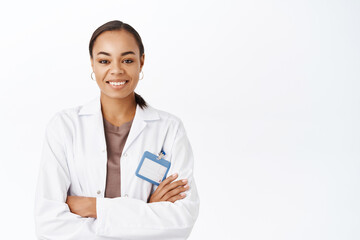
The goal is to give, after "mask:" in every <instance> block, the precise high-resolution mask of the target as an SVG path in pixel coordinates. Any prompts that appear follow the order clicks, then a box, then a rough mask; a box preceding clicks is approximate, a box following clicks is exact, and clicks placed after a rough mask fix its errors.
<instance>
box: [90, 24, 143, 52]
mask: <svg viewBox="0 0 360 240" xmlns="http://www.w3.org/2000/svg"><path fill="white" fill-rule="evenodd" d="M100 51H104V52H108V53H110V54H111V55H115V56H116V55H120V54H121V53H123V52H126V51H133V52H134V53H135V54H136V55H139V54H140V53H139V47H138V45H137V43H136V40H135V38H134V36H133V35H132V34H131V33H129V32H127V31H124V30H116V31H106V32H103V33H101V34H100V35H99V36H98V37H97V38H96V40H95V43H94V47H93V54H94V55H96V54H97V53H98V52H100Z"/></svg>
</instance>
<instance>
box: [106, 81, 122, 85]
mask: <svg viewBox="0 0 360 240" xmlns="http://www.w3.org/2000/svg"><path fill="white" fill-rule="evenodd" d="M109 83H110V84H111V85H113V86H119V85H124V84H125V83H126V81H123V82H109Z"/></svg>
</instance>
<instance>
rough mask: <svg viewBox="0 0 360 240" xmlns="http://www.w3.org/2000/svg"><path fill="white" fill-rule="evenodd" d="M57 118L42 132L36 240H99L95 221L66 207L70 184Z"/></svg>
mask: <svg viewBox="0 0 360 240" xmlns="http://www.w3.org/2000/svg"><path fill="white" fill-rule="evenodd" d="M60 118H61V116H60V115H59V114H56V115H55V116H54V117H53V118H52V120H51V121H50V122H49V123H48V125H47V127H46V131H45V139H44V142H43V149H42V158H41V163H40V170H39V175H38V181H37V187H36V196H35V208H34V215H35V229H36V235H37V238H38V239H62V240H70V239H73V240H75V239H77V240H79V239H102V238H99V237H97V236H96V234H95V232H94V229H95V228H96V224H95V219H94V218H83V217H81V216H79V215H77V214H74V213H71V212H70V209H69V207H68V205H67V204H66V203H65V202H66V198H67V191H68V189H69V186H70V184H71V181H70V175H69V171H68V166H67V161H66V150H65V145H64V144H65V143H64V138H63V134H64V131H63V125H62V124H61V121H60Z"/></svg>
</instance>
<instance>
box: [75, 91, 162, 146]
mask: <svg viewBox="0 0 360 240" xmlns="http://www.w3.org/2000/svg"><path fill="white" fill-rule="evenodd" d="M79 114H80V115H85V114H97V115H100V116H98V125H97V126H98V127H99V131H100V132H101V134H100V132H99V135H100V136H101V137H102V138H103V143H105V134H104V128H103V117H102V112H101V100H100V96H98V97H96V98H94V99H92V100H91V101H90V102H88V103H87V104H85V105H84V106H83V107H82V108H81V109H80V111H79ZM158 119H160V117H159V113H158V112H157V111H156V109H154V108H153V107H152V106H150V105H149V104H148V107H146V108H144V109H142V108H141V107H140V106H139V105H138V104H137V105H136V112H135V116H134V119H133V122H132V124H131V128H130V132H129V135H128V137H127V140H126V142H125V146H124V148H123V153H125V152H126V151H127V150H128V148H129V147H130V146H131V145H132V144H133V143H134V141H135V140H136V138H137V137H138V136H139V135H140V134H141V132H142V131H143V130H144V128H145V127H146V126H147V124H148V121H153V120H158Z"/></svg>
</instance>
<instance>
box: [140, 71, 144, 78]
mask: <svg viewBox="0 0 360 240" xmlns="http://www.w3.org/2000/svg"><path fill="white" fill-rule="evenodd" d="M140 73H142V76H141V78H139V80H142V79H143V78H144V73H143V71H141V72H140Z"/></svg>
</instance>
